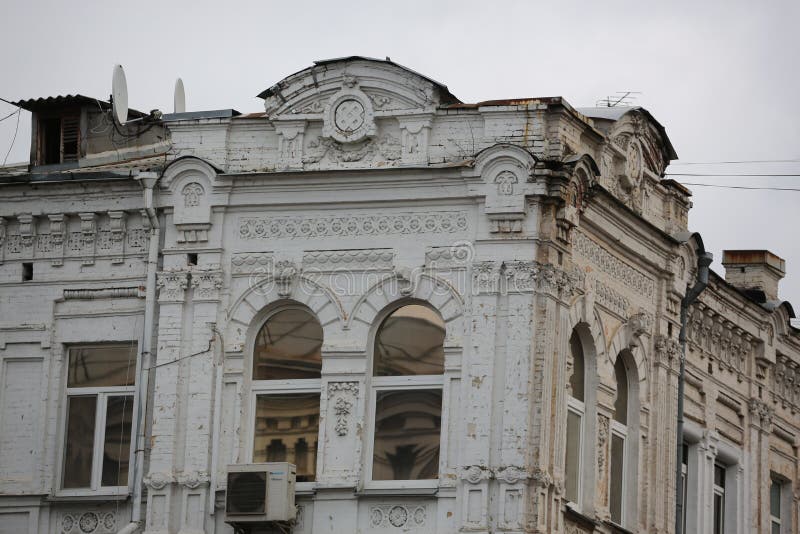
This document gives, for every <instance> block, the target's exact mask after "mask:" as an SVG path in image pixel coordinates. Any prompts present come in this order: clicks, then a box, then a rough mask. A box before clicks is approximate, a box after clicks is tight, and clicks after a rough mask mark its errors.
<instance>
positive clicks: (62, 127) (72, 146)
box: [39, 115, 80, 165]
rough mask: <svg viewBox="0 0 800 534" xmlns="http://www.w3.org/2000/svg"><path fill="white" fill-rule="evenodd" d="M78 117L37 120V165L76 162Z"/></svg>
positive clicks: (78, 146) (78, 138)
mask: <svg viewBox="0 0 800 534" xmlns="http://www.w3.org/2000/svg"><path fill="white" fill-rule="evenodd" d="M79 151H80V117H79V116H77V115H69V116H64V117H45V118H42V119H40V120H39V165H54V164H58V163H67V162H72V161H78V156H79Z"/></svg>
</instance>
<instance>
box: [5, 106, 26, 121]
mask: <svg viewBox="0 0 800 534" xmlns="http://www.w3.org/2000/svg"><path fill="white" fill-rule="evenodd" d="M20 111H22V108H19V109H18V110H17V111H12V112H11V113H9V114H8V115H6V116H5V117H3V118H2V119H0V122H3V121H4V120H6V119H8V118H10V117H11V116H12V115H14V114H16V113H19V112H20Z"/></svg>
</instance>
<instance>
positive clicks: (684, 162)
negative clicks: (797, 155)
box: [670, 159, 800, 165]
mask: <svg viewBox="0 0 800 534" xmlns="http://www.w3.org/2000/svg"><path fill="white" fill-rule="evenodd" d="M738 163H800V159H751V160H740V161H673V162H671V163H670V165H730V164H738Z"/></svg>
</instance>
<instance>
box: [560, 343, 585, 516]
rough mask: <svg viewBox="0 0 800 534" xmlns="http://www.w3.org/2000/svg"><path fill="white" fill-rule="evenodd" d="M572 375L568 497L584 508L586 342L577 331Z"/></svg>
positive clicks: (571, 345)
mask: <svg viewBox="0 0 800 534" xmlns="http://www.w3.org/2000/svg"><path fill="white" fill-rule="evenodd" d="M569 348H570V353H571V356H572V374H571V375H570V377H569V396H568V397H567V447H566V449H567V451H566V459H565V464H564V478H565V489H566V498H567V500H568V501H569V502H572V503H575V504H576V505H578V507H579V508H580V505H581V500H582V499H581V493H582V489H583V488H582V478H583V476H582V464H583V442H584V437H583V436H584V427H585V417H586V404H585V402H586V399H585V396H584V393H585V389H586V373H585V364H584V357H583V345H582V344H581V339H580V336H579V335H578V332H577V331H573V332H572V337H570V339H569Z"/></svg>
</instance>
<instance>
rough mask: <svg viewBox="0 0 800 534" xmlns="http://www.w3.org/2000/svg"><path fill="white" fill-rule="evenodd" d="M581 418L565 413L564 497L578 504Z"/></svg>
mask: <svg viewBox="0 0 800 534" xmlns="http://www.w3.org/2000/svg"><path fill="white" fill-rule="evenodd" d="M580 454H581V416H580V415H578V414H576V413H575V412H573V411H571V410H570V411H567V458H566V473H565V475H566V496H567V500H568V501H570V502H574V503H577V502H578V487H579V484H578V480H579V478H580V476H581V460H580V458H581V457H580Z"/></svg>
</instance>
